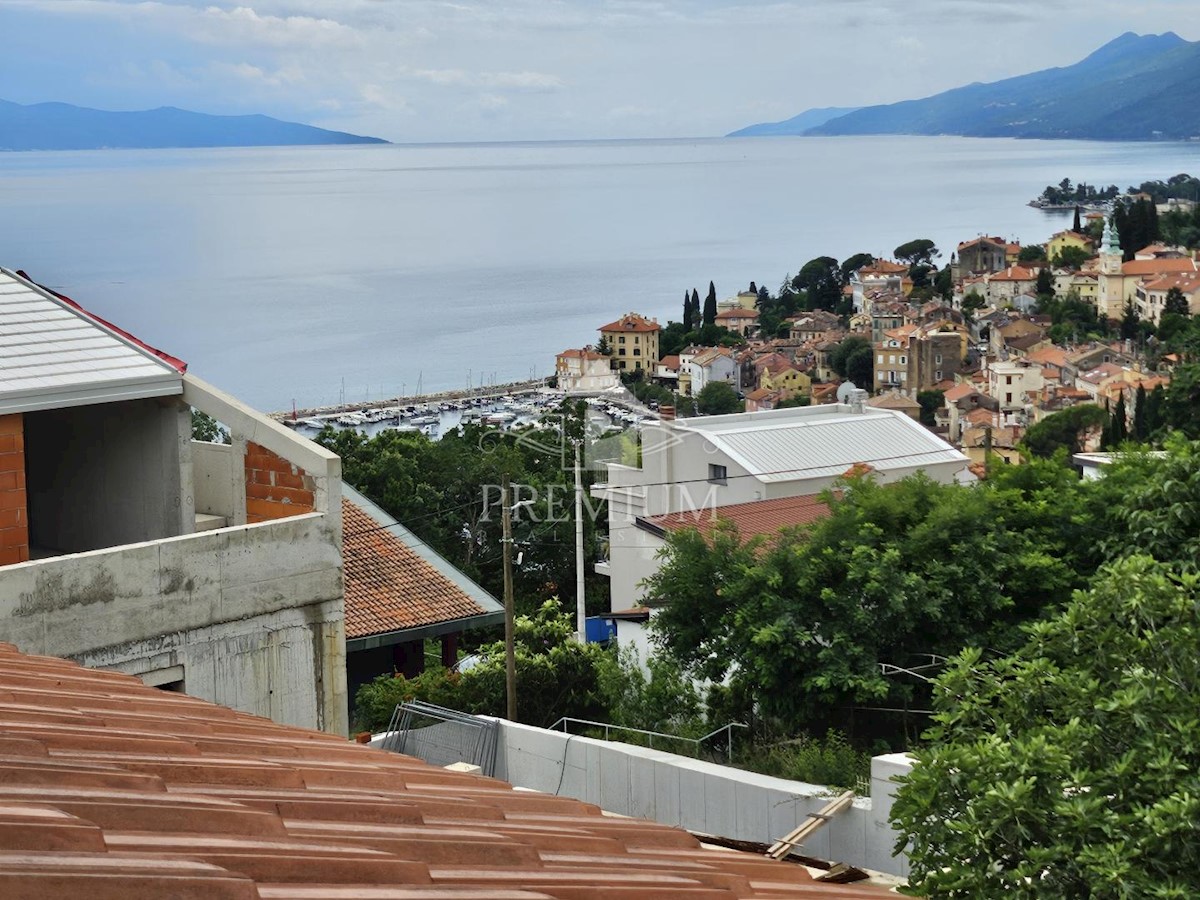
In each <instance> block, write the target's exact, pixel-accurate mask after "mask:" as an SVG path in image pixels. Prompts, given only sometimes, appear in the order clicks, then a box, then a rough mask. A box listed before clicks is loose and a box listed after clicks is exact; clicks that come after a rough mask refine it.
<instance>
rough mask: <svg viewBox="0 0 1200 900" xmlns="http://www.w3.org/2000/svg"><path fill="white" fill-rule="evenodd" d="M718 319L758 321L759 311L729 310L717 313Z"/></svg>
mask: <svg viewBox="0 0 1200 900" xmlns="http://www.w3.org/2000/svg"><path fill="white" fill-rule="evenodd" d="M717 318H718V319H757V318H758V310H754V309H727V310H725V312H719V313H717Z"/></svg>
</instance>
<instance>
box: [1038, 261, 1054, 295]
mask: <svg viewBox="0 0 1200 900" xmlns="http://www.w3.org/2000/svg"><path fill="white" fill-rule="evenodd" d="M1036 290H1037V295H1038V296H1039V297H1053V296H1054V279H1053V278H1052V277H1051V276H1050V267H1049V266H1042V268H1040V269H1038V274H1037V288H1036Z"/></svg>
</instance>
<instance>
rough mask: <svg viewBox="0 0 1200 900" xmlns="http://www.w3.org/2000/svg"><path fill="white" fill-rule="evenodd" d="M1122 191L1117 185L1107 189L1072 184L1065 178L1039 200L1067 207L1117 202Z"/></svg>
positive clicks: (1050, 186)
mask: <svg viewBox="0 0 1200 900" xmlns="http://www.w3.org/2000/svg"><path fill="white" fill-rule="evenodd" d="M1120 193H1121V189H1120V188H1118V187H1117V186H1116V185H1115V184H1110V185H1109V186H1108V187H1106V188H1098V187H1096V186H1095V185H1094V184H1086V183H1084V182H1082V181H1081V182H1079V184H1071V179H1070V178H1064V179H1063V180H1062V181H1060V182H1059V183H1058V184H1050V185H1047V186H1046V189H1045V190H1044V191H1042V193H1041V194H1039V195H1038V198H1037V199H1038V200H1040V201H1041V202H1043V203H1047V204H1049V205H1051V206H1066V205H1068V204H1080V203H1082V204H1094V203H1103V202H1105V201H1106V200H1115V199H1117V197H1118V196H1119V195H1120Z"/></svg>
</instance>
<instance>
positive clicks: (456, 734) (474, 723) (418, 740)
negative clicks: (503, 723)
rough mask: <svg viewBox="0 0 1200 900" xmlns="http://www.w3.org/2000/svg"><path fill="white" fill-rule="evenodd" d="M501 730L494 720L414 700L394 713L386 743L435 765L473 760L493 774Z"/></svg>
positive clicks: (398, 751) (488, 773) (392, 747)
mask: <svg viewBox="0 0 1200 900" xmlns="http://www.w3.org/2000/svg"><path fill="white" fill-rule="evenodd" d="M498 730H499V729H498V725H497V723H496V722H495V721H494V720H490V719H485V718H481V717H479V716H473V715H470V714H469V713H463V712H459V711H458V710H455V709H446V708H445V707H443V706H435V705H433V704H432V703H423V702H421V701H419V700H410V701H407V702H405V703H401V704H399V705H398V706H397V707H396V709H395V711H394V712H393V713H392V720H391V722H390V723H389V724H388V730H387V732H386V734H387V736H386V737H385V738H384V739H383V743H382V747H383V749H384V750H391V751H392V752H394V753H406V754H408V755H409V756H415V757H417V758H418V759H423V760H425V762H427V763H431V764H433V765H435V766H446V765H450V764H452V763H456V762H467V763H473V764H475V765H477V766H479V768H480V770H481V771H482V772H483V774H484V775H489V776H490V775H493V774H494V773H495V768H496V743H497V732H498Z"/></svg>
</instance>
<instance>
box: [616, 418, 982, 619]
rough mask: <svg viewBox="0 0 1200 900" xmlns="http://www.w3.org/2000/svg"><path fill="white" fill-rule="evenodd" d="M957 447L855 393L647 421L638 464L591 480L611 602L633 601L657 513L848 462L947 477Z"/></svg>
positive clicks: (815, 476)
mask: <svg viewBox="0 0 1200 900" xmlns="http://www.w3.org/2000/svg"><path fill="white" fill-rule="evenodd" d="M968 462H969V460H968V459H967V457H966V456H964V455H963V454H962V453H960V452H959V451H958V450H955V449H954V448H953V447H951V446H950V445H949V444H947V443H946V442H945V441H943V440H942V439H941V438H939V437H937V436H936V435H934V434H933V433H932V432H930V431H928V430H927V429H926V428H924V427H923V426H921V425H920V424H919V423H917V422H915V421H913V420H912V419H911V418H909V417H908V416H906V415H904V414H903V413H899V412H896V411H894V410H886V409H874V408H871V407H869V406H866V405H865V404H864V403H863V402H862V401H861V400H860V401H858V402H856V403H854V404H829V405H822V406H809V407H801V408H797V409H783V410H770V411H764V412H753V413H738V414H734V415H727V416H709V417H701V418H692V419H666V420H663V421H660V422H654V423H647V424H646V425H645V426H644V427H643V431H642V462H641V467H640V468H635V467H632V466H625V465H617V464H609V466H608V481H607V482H606V483H605V484H598V485H595V486H594V487H593V488H592V492H593V494H594V495H595V496H597V497H599V498H602V499H605V500H607V501H608V528H609V554H608V560H607V561H606V562H604V563H600V564H598V565H597V567H596V570H597V571H598V572H600V573H601V574H604V575H608V576H609V578H610V580H611V598H612V606H611V608H612V609H613V610H614V611H622V610H627V609H630V608H632V607H637V606H639V605H641V602H642V599H643V595H644V592H643V590H642V588H641V587H640V586H639V585H640V583H641V582H642V581H643V580H644V579H645V578H646V577H648V576H649V575H652V574H653V573H654V572H656V571H657V570H658V567H659V564H660V561H659V560H658V559H657V558H656V554H657V551H658V550H659V549H661V547H662V533H661V527H660V530H659V531H658V532H656V531H655V529H654V527H647V526H648V525H649V526H654V525H655V523H656V522H657V523H658V524H659V525H660V526H661V521H660V520H659V519H658V517H662V516H670V515H672V514H683V513H688V512H696V511H703V510H711V509H716V508H722V507H729V506H733V505H735V504H753V503H755V502H756V501H764V500H776V499H779V498H786V497H799V496H802V495H814V494H818V493H820V492H821V491H822V490H824V489H825V488H827V487H829V486H830V485H832V484H833V483H834V481H835V480H837V479H838V478H840V477H841V476H842V475H844V474H845V473H846V472H847V470H849V469H850V468H851V467H853V466H855V465H856V464H864V463H865V464H866V465H869V466H870V467H871V468H872V469H873V470H874V471H875V473H876V477H878V478H880V479H882V480H884V481H893V480H896V479H899V478H903V477H905V476H906V475H911V474H912V473H914V472H918V471H924V472H925V473H926V474H927V475H929V476H930V477H931V478H933V479H935V480H937V481H940V482H944V483H949V482H952V481H954V480H955V476H956V475H958V473H960V472H961V471H962V470H963V469H965V467H966V466H967V464H968Z"/></svg>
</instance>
